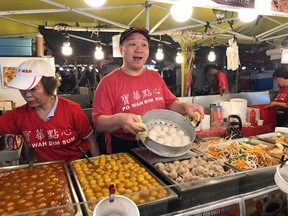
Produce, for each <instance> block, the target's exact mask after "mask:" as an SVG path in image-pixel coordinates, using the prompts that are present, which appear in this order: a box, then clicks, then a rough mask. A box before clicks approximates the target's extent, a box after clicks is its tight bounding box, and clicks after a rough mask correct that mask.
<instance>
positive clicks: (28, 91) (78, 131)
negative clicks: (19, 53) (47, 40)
mask: <svg viewBox="0 0 288 216" xmlns="http://www.w3.org/2000/svg"><path fill="white" fill-rule="evenodd" d="M57 86H58V80H57V78H55V68H54V67H53V66H52V65H51V64H50V63H48V62H47V61H45V60H40V59H37V60H35V59H33V60H27V61H24V62H23V63H21V64H20V65H19V66H18V68H17V72H16V75H15V77H14V78H13V79H12V81H11V82H9V83H8V87H11V88H15V89H19V90H20V93H21V95H22V96H23V98H24V99H25V101H26V102H27V103H26V104H24V105H22V106H20V107H17V108H15V109H12V110H11V111H8V112H6V113H5V114H3V115H1V116H0V135H4V134H17V135H21V136H22V137H23V138H24V140H25V143H26V145H27V147H29V148H33V149H34V150H35V158H36V160H37V161H38V162H44V161H55V160H65V162H66V163H69V162H70V161H72V160H76V159H79V158H82V157H83V154H82V153H81V152H80V151H79V149H78V148H77V146H80V147H81V148H82V149H83V150H84V151H85V152H86V153H87V154H88V155H90V156H98V155H99V154H100V153H99V149H98V145H97V143H96V140H95V137H94V135H93V129H92V127H91V125H90V123H89V121H88V119H87V117H86V115H85V114H84V112H83V111H82V109H81V107H80V106H79V105H78V104H77V103H75V102H73V101H70V100H67V99H64V98H62V97H59V96H57V95H56V91H57Z"/></svg>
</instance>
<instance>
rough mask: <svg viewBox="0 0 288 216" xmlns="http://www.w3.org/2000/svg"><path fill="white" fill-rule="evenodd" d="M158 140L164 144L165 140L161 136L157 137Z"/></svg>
mask: <svg viewBox="0 0 288 216" xmlns="http://www.w3.org/2000/svg"><path fill="white" fill-rule="evenodd" d="M156 142H158V143H160V144H164V142H165V140H164V139H163V138H161V137H159V138H157V139H156Z"/></svg>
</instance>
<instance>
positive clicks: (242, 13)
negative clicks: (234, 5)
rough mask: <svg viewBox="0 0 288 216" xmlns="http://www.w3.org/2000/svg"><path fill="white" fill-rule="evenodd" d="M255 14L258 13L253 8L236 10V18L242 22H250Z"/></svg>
mask: <svg viewBox="0 0 288 216" xmlns="http://www.w3.org/2000/svg"><path fill="white" fill-rule="evenodd" d="M257 16H258V13H256V11H255V10H253V9H242V10H239V12H238V18H239V19H240V20H241V21H242V22H244V23H249V22H252V21H253V20H255V19H256V18H257Z"/></svg>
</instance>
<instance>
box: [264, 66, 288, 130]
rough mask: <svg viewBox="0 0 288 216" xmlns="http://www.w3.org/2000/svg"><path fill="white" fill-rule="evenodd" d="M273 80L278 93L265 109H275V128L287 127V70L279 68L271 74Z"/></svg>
mask: <svg viewBox="0 0 288 216" xmlns="http://www.w3.org/2000/svg"><path fill="white" fill-rule="evenodd" d="M273 78H274V79H275V81H276V83H277V84H278V86H279V91H278V92H277V93H276V95H275V97H274V99H273V100H272V101H271V102H270V103H269V104H268V105H266V107H275V108H276V109H277V126H279V127H287V126H288V69H287V67H284V66H281V67H279V68H277V69H276V70H275V71H274V73H273Z"/></svg>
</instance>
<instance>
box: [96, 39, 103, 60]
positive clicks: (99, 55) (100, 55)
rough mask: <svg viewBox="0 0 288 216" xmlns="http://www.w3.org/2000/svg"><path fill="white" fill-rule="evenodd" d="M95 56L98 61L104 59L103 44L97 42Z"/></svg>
mask: <svg viewBox="0 0 288 216" xmlns="http://www.w3.org/2000/svg"><path fill="white" fill-rule="evenodd" d="M94 56H95V58H96V59H97V60H101V59H103V58H104V53H103V50H102V46H101V42H100V41H96V46H95V53H94Z"/></svg>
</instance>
